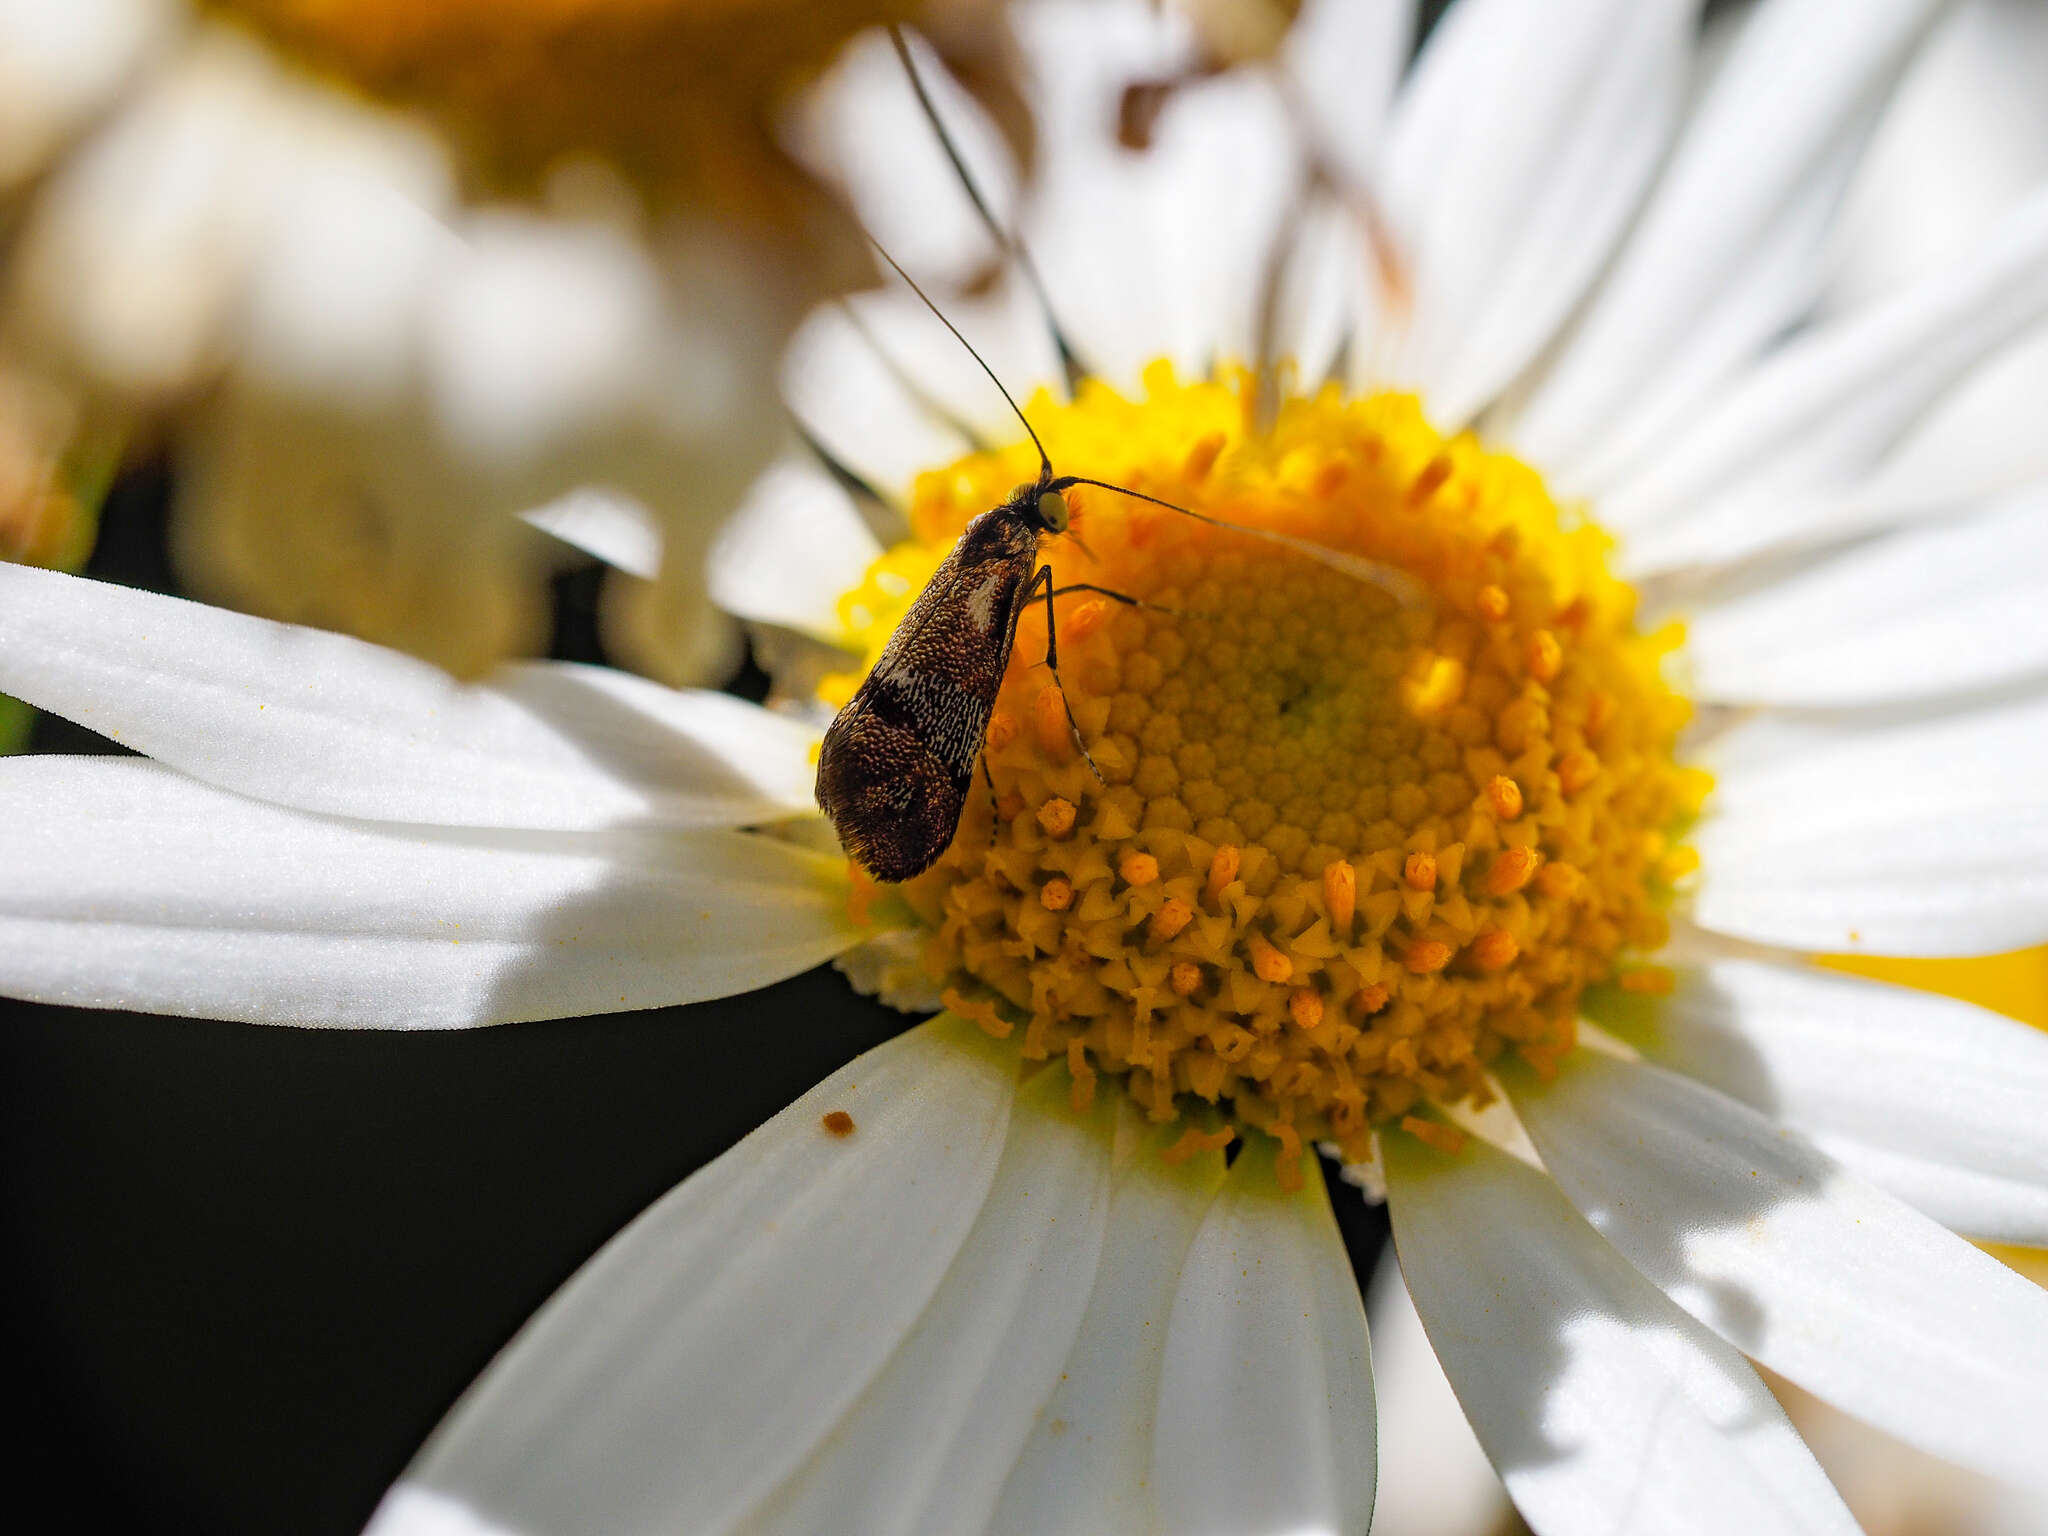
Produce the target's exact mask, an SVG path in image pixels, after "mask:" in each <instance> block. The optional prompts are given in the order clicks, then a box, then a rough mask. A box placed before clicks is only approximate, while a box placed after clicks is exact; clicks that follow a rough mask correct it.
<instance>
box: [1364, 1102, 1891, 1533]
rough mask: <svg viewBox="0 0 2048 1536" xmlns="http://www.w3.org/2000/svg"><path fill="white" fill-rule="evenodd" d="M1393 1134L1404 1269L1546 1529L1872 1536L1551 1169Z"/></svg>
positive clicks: (1458, 1382) (1488, 1434)
mask: <svg viewBox="0 0 2048 1536" xmlns="http://www.w3.org/2000/svg"><path fill="white" fill-rule="evenodd" d="M1380 1140H1381V1145H1382V1146H1383V1147H1384V1148H1385V1151H1386V1158H1387V1194H1388V1204H1389V1205H1390V1207H1391V1209H1392V1211H1393V1217H1394V1243H1395V1246H1396V1247H1397V1248H1398V1250H1399V1252H1400V1255H1401V1273H1402V1274H1403V1275H1404V1276H1405V1277H1406V1278H1407V1281H1408V1290H1409V1293H1410V1294H1411V1295H1413V1296H1414V1298H1415V1307H1416V1310H1417V1311H1418V1312H1420V1313H1421V1314H1422V1324H1423V1327H1424V1328H1426V1329H1427V1330H1428V1332H1429V1341H1430V1343H1431V1344H1433V1345H1434V1346H1435V1347H1436V1352H1437V1358H1438V1359H1440V1360H1441V1361H1442V1362H1443V1367H1444V1373H1445V1374H1446V1375H1448V1376H1449V1377H1450V1379H1451V1385H1452V1387H1454V1388H1455V1389H1456V1390H1457V1393H1458V1400H1459V1401H1460V1402H1462V1403H1463V1404H1464V1405H1465V1413H1466V1416H1467V1417H1468V1418H1470V1419H1471V1421H1472V1427H1473V1429H1474V1430H1475V1431H1477V1432H1478V1435H1479V1443H1480V1444H1481V1445H1483V1446H1485V1447H1486V1453H1487V1455H1488V1456H1489V1457H1491V1458H1492V1460H1493V1465H1494V1468H1495V1470H1496V1471H1498V1472H1499V1473H1500V1475H1501V1478H1502V1480H1503V1481H1505V1482H1506V1484H1507V1487H1508V1493H1509V1494H1510V1496H1512V1497H1513V1499H1514V1501H1515V1507H1516V1508H1517V1509H1519V1510H1520V1511H1521V1513H1522V1517H1523V1518H1524V1519H1525V1520H1527V1521H1528V1522H1529V1524H1530V1526H1531V1527H1533V1528H1534V1529H1535V1531H1536V1532H1537V1533H1538V1536H1578V1533H1581V1532H1585V1531H1657V1532H1660V1533H1667V1536H1675V1533H1679V1532H1694V1531H1696V1532H1699V1533H1701V1536H1727V1533H1728V1532H1731V1531H1741V1532H1746V1533H1755V1536H1761V1533H1763V1532H1779V1531H1782V1532H1802V1533H1816V1532H1822V1531H1831V1532H1840V1533H1843V1536H1851V1533H1854V1532H1855V1530H1856V1525H1855V1522H1854V1521H1853V1520H1851V1519H1850V1517H1849V1512H1848V1511H1847V1510H1846V1509H1844V1508H1843V1507H1842V1504H1841V1500H1840V1499H1839V1498H1837V1497H1836V1495H1835V1491H1834V1489H1833V1488H1831V1487H1829V1486H1828V1482H1827V1479H1826V1477H1824V1476H1823V1475H1822V1473H1821V1470H1820V1468H1819V1467H1818V1466H1816V1465H1815V1464H1814V1460H1813V1458H1812V1456H1811V1455H1810V1454H1808V1452H1807V1450H1806V1447H1805V1446H1803V1445H1802V1444H1800V1442H1799V1437H1798V1436H1797V1435H1796V1434H1794V1433H1793V1431H1792V1426H1791V1425H1790V1424H1788V1423H1786V1422H1785V1415H1784V1413H1783V1412H1782V1411H1781V1410H1780V1409H1779V1407H1778V1405H1777V1404H1776V1403H1775V1402H1773V1401H1772V1399H1771V1395H1770V1393H1769V1391H1767V1390H1766V1389H1765V1387H1764V1384H1763V1383H1762V1382H1761V1381H1759V1380H1758V1379H1757V1376H1756V1373H1755V1372H1754V1371H1753V1370H1751V1369H1750V1367H1749V1364H1748V1362H1747V1361H1745V1360H1744V1359H1743V1358H1742V1357H1741V1356H1740V1355H1739V1354H1737V1353H1736V1352H1735V1351H1734V1350H1733V1349H1730V1348H1729V1347H1728V1346H1727V1345H1726V1344H1723V1343H1722V1342H1721V1341H1720V1340H1718V1339H1716V1338H1715V1337H1714V1336H1713V1335H1712V1334H1711V1333H1709V1332H1708V1331H1707V1330H1706V1329H1704V1328H1702V1327H1700V1326H1699V1325H1698V1324H1697V1323H1695V1322H1694V1321H1693V1320H1692V1319H1691V1318H1689V1317H1687V1316H1686V1315H1685V1314H1684V1313H1683V1312H1681V1311H1680V1310H1679V1309H1678V1308H1677V1307H1675V1306H1673V1305H1672V1304H1671V1303H1670V1302H1669V1301H1667V1300H1666V1299H1665V1298H1664V1297H1662V1296H1660V1295H1658V1294H1657V1291H1656V1289H1655V1288H1654V1287H1653V1286H1651V1285H1650V1284H1649V1282H1648V1281H1646V1280H1645V1279H1644V1278H1643V1277H1642V1276H1641V1275H1639V1274H1637V1273H1636V1272H1635V1271H1634V1270H1633V1269H1631V1268H1630V1267H1629V1266H1628V1264H1627V1263H1626V1262H1625V1261H1624V1260H1623V1259H1622V1257H1621V1255H1619V1254H1617V1253H1616V1252H1615V1251H1614V1250H1613V1249H1612V1248H1610V1247H1608V1245H1607V1244H1606V1243H1604V1242H1602V1241H1601V1240H1600V1237H1599V1235H1598V1234H1597V1233H1595V1232H1594V1231H1593V1230H1592V1229H1591V1228H1589V1227H1588V1226H1587V1225H1586V1224H1585V1222H1583V1221H1581V1220H1580V1219H1579V1217H1578V1215H1577V1213H1576V1212H1574V1211H1573V1210H1572V1208H1571V1206H1570V1205H1568V1204H1567V1203H1566V1201H1565V1199H1564V1197H1563V1196H1562V1195H1560V1194H1559V1193H1558V1191H1557V1188H1556V1186H1555V1185H1553V1184H1552V1183H1551V1182H1550V1181H1549V1180H1548V1179H1546V1178H1545V1177H1544V1176H1543V1175H1542V1174H1541V1173H1538V1172H1537V1171H1536V1170H1535V1169H1533V1168H1530V1167H1528V1166H1526V1165H1525V1164H1523V1163H1520V1162H1518V1161H1516V1160H1515V1159H1514V1158H1511V1157H1509V1156H1508V1155H1507V1154H1506V1153H1504V1152H1500V1151H1497V1150H1495V1149H1494V1148H1493V1147H1490V1146H1488V1145H1487V1144H1486V1143H1484V1142H1482V1141H1477V1140H1474V1141H1472V1142H1470V1143H1468V1144H1467V1146H1466V1147H1465V1149H1464V1150H1463V1151H1462V1152H1460V1153H1458V1154H1456V1155H1446V1154H1444V1153H1441V1152H1437V1151H1434V1150H1433V1149H1431V1148H1428V1147H1425V1146H1423V1145H1422V1144H1421V1143H1420V1142H1418V1141H1416V1140H1415V1139H1414V1138H1413V1137H1411V1136H1408V1135H1406V1134H1398V1133H1397V1134H1390V1135H1384V1136H1382V1137H1381V1138H1380Z"/></svg>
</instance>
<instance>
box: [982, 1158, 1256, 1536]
mask: <svg viewBox="0 0 2048 1536" xmlns="http://www.w3.org/2000/svg"><path fill="white" fill-rule="evenodd" d="M1171 1139H1173V1138H1171V1137H1167V1136H1162V1135H1159V1134H1156V1133H1155V1135H1154V1136H1153V1137H1152V1138H1151V1144H1150V1145H1147V1146H1145V1147H1143V1148H1142V1149H1141V1150H1140V1151H1139V1153H1138V1155H1137V1156H1135V1157H1133V1158H1132V1159H1131V1160H1130V1162H1129V1163H1128V1165H1127V1166H1126V1167H1125V1168H1124V1170H1123V1172H1122V1174H1121V1175H1120V1176H1119V1178H1118V1180H1117V1183H1116V1187H1115V1189H1114V1191H1113V1192H1112V1194H1111V1197H1110V1207H1109V1229H1108V1233H1107V1235H1106V1237H1105V1239H1104V1242H1103V1249H1102V1260H1101V1263H1100V1265H1099V1267H1098V1268H1097V1270H1096V1276H1095V1291H1094V1294H1093V1295H1091V1296H1090V1297H1089V1299H1088V1311H1087V1313H1086V1314H1085V1315H1084V1316H1083V1317H1082V1319H1081V1329H1080V1332H1079V1333H1077V1334H1076V1335H1075V1336H1074V1347H1073V1349H1072V1351H1071V1352H1070V1353H1069V1354H1068V1356H1067V1362H1066V1366H1065V1368H1064V1369H1063V1370H1062V1371H1061V1372H1060V1379H1059V1385H1058V1387H1057V1389H1056V1390H1055V1391H1054V1392H1053V1395H1052V1397H1051V1399H1050V1400H1049V1401H1048V1402H1047V1403H1046V1405H1045V1407H1044V1409H1043V1410H1041V1411H1040V1413H1039V1415H1038V1420H1037V1422H1036V1423H1035V1424H1034V1425H1033V1426H1032V1430H1031V1436H1030V1438H1029V1439H1028V1440H1027V1441H1026V1442H1025V1445H1024V1450H1023V1453H1022V1454H1021V1455H1020V1456H1019V1457H1018V1458H1017V1465H1016V1467H1015V1468H1014V1469H1013V1470H1012V1471H1011V1473H1010V1479H1009V1481H1008V1482H1007V1483H1005V1484H1004V1485H1003V1493H1002V1499H1001V1501H1000V1502H999V1503H998V1504H997V1506H996V1511H995V1515H994V1517H993V1518H992V1519H991V1520H990V1521H989V1522H988V1528H989V1529H990V1530H991V1531H1029V1532H1031V1533H1032V1536H1097V1533H1098V1532H1101V1531H1149V1530H1153V1529H1155V1528H1156V1527H1157V1525H1158V1515H1157V1510H1156V1508H1155V1500H1154V1496H1153V1488H1152V1479H1151V1471H1152V1432H1153V1418H1154V1415H1155V1413H1156V1411H1157V1408H1158V1403H1159V1369H1160V1362H1161V1360H1162V1359H1163V1358H1164V1356H1165V1351H1166V1328H1167V1322H1168V1319H1169V1318H1170V1317H1171V1315H1172V1309H1173V1296H1174V1292H1175V1290H1176V1289H1177V1288H1178V1286H1179V1283H1180V1274H1181V1262H1182V1260H1183V1259H1184V1258H1185V1257H1186V1255H1187V1251H1188V1245H1189V1244H1190V1243H1192V1242H1193V1241H1194V1237H1195V1231H1196V1229H1197V1228H1198V1227H1199V1226H1200V1225H1201V1223H1202V1217H1203V1216H1204V1214H1206V1213H1207V1211H1208V1209H1209V1202H1210V1201H1211V1200H1212V1199H1213V1198H1214V1197H1215V1194H1216V1191H1217V1190H1218V1189H1219V1188H1220V1187H1221V1186H1222V1183H1223V1154H1222V1153H1221V1152H1220V1151H1216V1152H1205V1153H1200V1154H1198V1155H1197V1156H1195V1157H1193V1158H1191V1159H1189V1160H1188V1161H1187V1162H1186V1163H1184V1164H1182V1165H1181V1166H1180V1167H1179V1168H1171V1167H1168V1166H1167V1165H1166V1164H1165V1163H1163V1162H1161V1161H1160V1158H1159V1154H1160V1152H1161V1151H1162V1150H1164V1148H1165V1147H1166V1145H1167V1144H1168V1143H1169V1141H1170V1140H1171Z"/></svg>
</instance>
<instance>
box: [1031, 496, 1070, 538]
mask: <svg viewBox="0 0 2048 1536" xmlns="http://www.w3.org/2000/svg"><path fill="white" fill-rule="evenodd" d="M1071 520H1072V519H1071V516H1070V514H1069V513H1068V511H1067V498H1066V497H1065V496H1063V495H1061V494H1060V493H1059V492H1058V491H1040V492H1039V493H1038V521H1039V523H1040V524H1041V525H1042V526H1043V527H1044V529H1045V531H1046V532H1047V533H1065V532H1066V531H1067V524H1068V523H1069V522H1070V521H1071Z"/></svg>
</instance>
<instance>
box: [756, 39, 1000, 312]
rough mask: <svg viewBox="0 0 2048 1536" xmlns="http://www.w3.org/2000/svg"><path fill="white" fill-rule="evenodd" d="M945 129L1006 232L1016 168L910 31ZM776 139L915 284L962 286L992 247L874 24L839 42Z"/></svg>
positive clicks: (982, 117)
mask: <svg viewBox="0 0 2048 1536" xmlns="http://www.w3.org/2000/svg"><path fill="white" fill-rule="evenodd" d="M905 41H906V42H908V44H909V45H910V48H911V51H912V53H913V54H914V55H915V56H916V59H917V72H918V77H919V79H920V80H922V81H923V82H924V87H925V90H926V91H927V92H929V93H930V95H931V98H932V104H933V107H934V110H936V111H937V113H938V114H939V118H940V121H942V122H943V123H944V124H945V125H946V132H947V135H948V136H949V137H950V138H951V139H952V140H953V144H954V147H955V148H957V149H958V150H959V151H960V154H961V157H962V158H963V159H964V160H965V161H966V162H967V168H968V171H969V173H970V174H971V175H972V176H973V177H974V184H975V186H976V188H977V189H978V190H979V191H980V193H981V195H982V196H983V197H984V198H986V199H987V200H988V204H989V207H990V209H991V210H992V211H993V212H994V214H995V216H996V218H997V220H998V221H999V222H1000V223H1001V224H1002V226H1003V227H1004V228H1005V229H1009V228H1011V227H1013V225H1014V222H1015V217H1016V207H1017V181H1018V178H1017V167H1016V164H1015V162H1014V160H1013V159H1012V157H1011V154H1010V150H1009V146H1008V145H1007V144H1005V143H1004V142H1003V136H1002V134H1001V133H1000V132H998V131H997V129H996V126H995V124H994V123H992V122H991V121H989V118H988V114H987V113H985V112H983V111H982V109H981V107H980V106H979V105H978V104H977V103H976V102H975V100H974V98H973V97H972V96H970V95H969V94H968V93H967V92H966V90H964V89H963V88H962V87H961V85H960V83H959V82H958V81H957V80H955V79H954V78H953V76H952V74H951V72H950V71H948V70H947V68H946V67H945V65H944V64H942V63H941V62H940V61H939V58H938V56H937V55H936V54H935V53H933V51H932V49H931V45H930V44H928V43H927V42H925V40H924V39H923V38H921V37H918V36H916V35H915V34H908V33H906V35H905ZM783 136H784V141H785V142H786V143H787V144H788V145H789V148H790V150H791V151H792V152H793V153H794V154H795V155H796V156H797V157H798V158H799V159H800V160H802V161H803V162H804V163H805V164H806V165H808V166H809V167H810V168H811V169H812V170H814V171H816V172H817V173H819V174H820V175H822V176H824V177H825V178H827V179H828V180H830V181H833V182H836V183H838V185H839V186H840V187H842V188H843V189H844V190H845V192H846V193H847V196H848V197H849V199H850V200H851V201H852V203H853V207H854V211H855V212H856V213H857V214H858V215H859V216H860V222H861V225H862V227H864V228H866V229H868V230H870V231H872V232H873V234H874V236H875V238H876V239H877V240H879V241H881V242H882V244H883V245H884V246H886V247H887V248H888V251H889V254H890V255H891V256H894V257H895V258H896V259H897V260H898V261H900V262H902V263H903V265H904V266H905V267H907V268H909V269H910V271H911V273H912V274H913V275H914V276H916V277H917V279H918V280H919V281H920V282H925V281H931V280H937V281H941V282H946V283H961V282H965V281H966V280H967V279H969V278H970V277H972V276H973V275H974V274H975V272H976V271H977V270H978V269H980V268H982V267H984V266H986V265H987V264H989V263H990V262H992V261H994V260H995V259H996V258H997V255H998V252H997V249H996V243H995V241H994V239H992V238H991V237H990V235H989V233H988V227H987V226H986V225H985V224H984V223H983V222H982V220H981V216H980V215H979V214H977V213H976V212H975V210H974V205H973V203H971V202H970V201H969V200H968V197H967V193H966V191H965V189H964V188H962V186H961V184H960V178H959V175H958V173H956V172H955V171H954V169H953V166H952V164H951V162H950V161H949V160H948V159H947V158H946V152H945V149H944V147H943V146H942V145H941V144H940V142H939V138H938V135H937V134H935V133H934V132H933V131H932V127H931V123H930V122H929V120H927V118H926V117H925V115H924V110H923V108H921V107H920V106H919V105H918V100H917V95H916V92H915V90H914V88H913V87H912V85H911V82H910V77H909V75H908V73H907V72H906V71H905V70H904V68H903V62H902V60H900V59H899V58H898V57H897V56H896V50H895V48H894V47H893V46H892V45H891V43H890V41H889V38H888V35H887V34H886V33H884V32H883V31H881V30H880V29H879V28H876V29H874V30H871V31H868V32H865V33H862V34H861V35H860V36H859V37H857V38H855V39H854V40H853V41H852V42H851V43H849V44H848V45H847V47H846V49H845V51H844V52H843V53H841V54H840V56H839V58H838V60H837V61H836V62H835V63H834V64H833V66H832V68H831V69H830V70H829V71H828V72H827V73H826V74H825V76H824V78H822V79H821V80H819V82H818V83H817V85H816V86H815V87H813V88H812V89H811V90H809V91H807V92H805V94H804V99H803V101H802V103H801V105H800V107H799V109H798V110H797V111H796V112H795V113H794V114H792V115H791V117H790V118H789V120H788V121H787V122H786V123H785V125H784V130H783Z"/></svg>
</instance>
